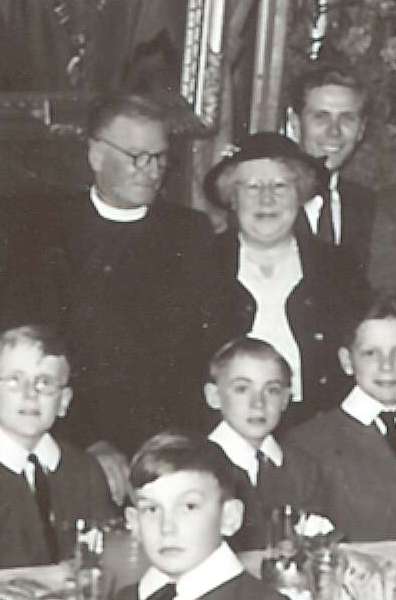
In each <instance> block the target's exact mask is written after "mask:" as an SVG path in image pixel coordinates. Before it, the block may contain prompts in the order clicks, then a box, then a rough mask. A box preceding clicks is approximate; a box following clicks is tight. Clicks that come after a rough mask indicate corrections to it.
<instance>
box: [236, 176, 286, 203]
mask: <svg viewBox="0 0 396 600" xmlns="http://www.w3.org/2000/svg"><path fill="white" fill-rule="evenodd" d="M236 185H237V186H238V187H239V188H240V189H241V190H242V191H243V192H244V194H246V195H247V196H249V197H250V198H253V199H256V198H260V197H261V196H262V195H263V193H264V192H265V191H266V190H268V193H269V194H270V196H271V197H272V198H276V199H279V200H283V199H285V198H287V197H288V196H289V194H290V192H291V190H292V189H293V188H294V180H290V181H286V180H285V181H269V182H268V183H266V182H265V181H261V180H260V179H258V180H251V181H237V182H236Z"/></svg>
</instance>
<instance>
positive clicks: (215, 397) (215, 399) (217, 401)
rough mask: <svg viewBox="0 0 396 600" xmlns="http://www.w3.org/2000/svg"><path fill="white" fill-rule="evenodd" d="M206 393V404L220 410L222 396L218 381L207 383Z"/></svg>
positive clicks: (205, 386)
mask: <svg viewBox="0 0 396 600" xmlns="http://www.w3.org/2000/svg"><path fill="white" fill-rule="evenodd" d="M204 393H205V399H206V404H207V405H208V406H210V408H213V409H214V410H220V408H221V398H220V394H219V388H218V387H217V385H216V383H211V382H208V383H205V385H204Z"/></svg>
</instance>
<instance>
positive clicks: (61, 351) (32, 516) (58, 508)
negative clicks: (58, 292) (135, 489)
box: [0, 326, 114, 568]
mask: <svg viewBox="0 0 396 600" xmlns="http://www.w3.org/2000/svg"><path fill="white" fill-rule="evenodd" d="M69 373H70V367H69V363H68V359H67V355H66V351H65V348H64V347H63V345H62V343H61V342H60V341H59V340H58V339H57V338H56V337H55V335H54V334H53V333H52V332H51V331H50V330H48V329H46V328H44V327H39V326H23V327H17V328H15V329H9V330H7V331H5V332H4V333H2V334H1V335H0V486H1V499H0V544H1V548H2V552H1V553H0V567H3V568H4V567H16V566H30V565H38V564H47V563H52V562H58V561H60V560H62V559H65V558H70V556H71V555H72V551H73V541H74V539H73V538H74V536H73V531H74V526H75V522H76V520H77V519H88V520H91V519H94V520H98V521H101V520H106V519H108V518H110V517H111V516H113V511H114V507H113V505H112V502H111V499H110V492H109V489H108V487H107V484H106V480H105V477H104V474H103V472H102V471H101V468H100V466H99V465H98V464H97V462H96V461H95V459H94V458H92V457H90V456H89V455H88V454H86V453H84V452H82V451H80V450H77V449H76V448H74V447H72V446H70V445H69V444H67V443H64V442H59V443H58V442H57V441H56V440H55V439H54V437H52V435H51V434H50V433H49V432H50V429H51V428H52V426H53V424H54V422H55V420H56V418H57V417H60V418H61V417H64V416H65V415H66V413H67V410H68V407H69V404H70V401H71V398H72V389H71V387H70V386H69V384H68V379H69Z"/></svg>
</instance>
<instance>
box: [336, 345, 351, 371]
mask: <svg viewBox="0 0 396 600" xmlns="http://www.w3.org/2000/svg"><path fill="white" fill-rule="evenodd" d="M338 358H339V361H340V363H341V366H342V368H343V370H344V373H346V374H347V375H353V373H354V371H353V365H352V361H351V353H350V352H349V350H348V348H345V347H342V348H340V349H339V350H338Z"/></svg>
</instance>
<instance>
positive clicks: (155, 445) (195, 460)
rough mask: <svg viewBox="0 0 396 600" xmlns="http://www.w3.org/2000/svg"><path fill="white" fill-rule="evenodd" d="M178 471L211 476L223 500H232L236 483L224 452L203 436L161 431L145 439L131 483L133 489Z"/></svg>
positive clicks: (131, 475) (132, 471) (133, 464)
mask: <svg viewBox="0 0 396 600" xmlns="http://www.w3.org/2000/svg"><path fill="white" fill-rule="evenodd" d="M178 471H198V472H202V473H208V474H210V475H213V477H214V478H215V479H216V480H217V482H218V484H219V486H220V488H221V491H222V498H223V500H228V499H230V498H235V497H236V496H235V492H236V482H235V478H234V474H233V469H232V465H231V462H230V461H229V460H228V458H227V456H226V455H225V454H224V452H223V450H222V449H221V448H220V447H219V446H218V445H217V444H215V443H213V442H211V441H209V440H208V439H207V438H206V437H205V436H203V435H196V434H190V433H188V434H187V433H180V432H174V431H164V432H162V433H159V434H157V435H155V436H153V437H151V438H150V439H149V440H147V441H146V442H145V443H144V444H143V445H142V446H141V448H140V450H138V452H137V453H136V454H135V455H134V457H133V458H132V462H131V468H130V482H131V484H132V487H133V489H134V490H138V489H140V488H142V487H143V486H144V485H146V484H147V483H151V482H153V481H155V480H156V479H158V478H159V477H161V476H162V475H168V474H171V473H177V472H178Z"/></svg>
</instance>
